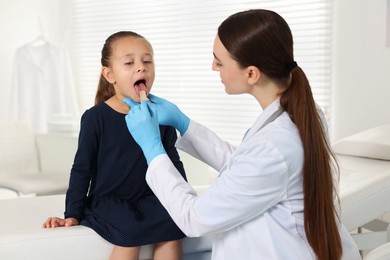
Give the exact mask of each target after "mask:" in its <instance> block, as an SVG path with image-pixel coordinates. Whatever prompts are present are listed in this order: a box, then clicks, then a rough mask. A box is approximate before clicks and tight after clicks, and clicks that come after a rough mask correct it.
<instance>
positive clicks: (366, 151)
mask: <svg viewBox="0 0 390 260" xmlns="http://www.w3.org/2000/svg"><path fill="white" fill-rule="evenodd" d="M333 150H334V152H335V153H336V158H337V160H338V163H339V166H340V187H339V190H340V194H339V195H340V203H341V220H342V222H343V223H344V225H345V227H346V228H347V229H348V230H349V231H350V232H351V233H352V234H353V235H352V236H353V239H354V240H355V242H356V244H357V246H358V248H359V249H360V250H373V249H375V248H377V247H379V246H382V247H381V248H380V249H379V248H378V250H377V251H376V253H375V255H379V254H382V255H383V254H384V251H385V249H390V245H387V247H386V246H385V245H384V244H385V243H388V242H389V241H390V228H389V223H390V214H389V212H390V124H388V125H381V126H377V127H374V128H371V129H368V130H366V131H362V132H359V133H356V134H354V135H351V136H348V137H346V138H343V139H341V140H339V141H337V142H336V143H334V144H333ZM377 223H381V225H377ZM374 224H376V227H375V225H374ZM372 227H374V228H372ZM380 227H381V228H380ZM369 259H371V260H372V259H390V250H388V255H387V258H374V253H373V254H372V255H371V256H370V258H369Z"/></svg>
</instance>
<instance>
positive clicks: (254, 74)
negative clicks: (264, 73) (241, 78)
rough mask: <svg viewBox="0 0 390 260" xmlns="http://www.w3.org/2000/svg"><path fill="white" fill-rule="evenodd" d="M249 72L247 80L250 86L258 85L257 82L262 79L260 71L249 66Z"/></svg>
mask: <svg viewBox="0 0 390 260" xmlns="http://www.w3.org/2000/svg"><path fill="white" fill-rule="evenodd" d="M246 72H247V78H248V84H250V85H253V84H256V83H257V81H258V80H259V79H260V74H261V72H260V70H259V69H258V68H257V67H255V66H249V67H248V68H246Z"/></svg>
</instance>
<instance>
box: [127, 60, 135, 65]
mask: <svg viewBox="0 0 390 260" xmlns="http://www.w3.org/2000/svg"><path fill="white" fill-rule="evenodd" d="M125 64H126V65H133V64H134V62H132V61H129V62H126V63H125Z"/></svg>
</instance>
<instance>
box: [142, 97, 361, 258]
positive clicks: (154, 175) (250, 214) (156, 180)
mask: <svg viewBox="0 0 390 260" xmlns="http://www.w3.org/2000/svg"><path fill="white" fill-rule="evenodd" d="M279 107H280V103H279V100H276V101H275V102H273V103H272V104H271V105H270V106H268V107H267V108H266V109H265V110H264V111H263V113H261V115H260V116H259V117H258V118H257V120H256V121H255V123H254V125H253V127H252V128H251V129H250V130H249V131H248V132H247V134H246V136H245V138H244V139H243V141H242V143H241V144H240V145H239V146H238V147H237V148H235V147H233V146H231V145H229V144H228V143H226V142H224V141H222V140H221V139H220V138H218V137H217V136H216V135H215V134H214V133H213V132H212V131H210V130H209V129H207V128H205V127H203V126H202V125H200V124H198V123H196V122H194V121H191V122H190V125H189V128H188V130H187V131H186V133H185V134H184V136H183V137H181V138H180V139H179V140H178V142H177V144H176V146H177V147H178V148H179V149H182V150H184V151H185V152H187V153H189V154H191V155H193V156H195V157H197V158H198V159H200V160H202V161H203V162H205V163H207V164H208V165H210V166H212V167H213V168H215V169H216V170H218V171H219V172H220V176H219V177H218V178H217V179H216V180H215V182H214V183H213V184H212V186H211V187H210V188H209V189H208V190H206V191H205V192H204V194H202V195H201V196H197V194H196V192H195V191H194V190H193V189H192V188H191V186H190V185H189V184H188V183H186V182H185V181H184V180H183V178H182V177H181V175H180V174H179V173H178V172H177V170H176V168H175V167H174V166H173V165H172V163H171V161H170V160H169V158H168V156H166V155H159V156H158V157H156V158H155V159H154V160H153V161H152V162H151V164H150V166H149V169H148V171H147V175H146V180H147V182H148V184H149V186H150V187H151V189H152V190H153V192H154V193H155V194H156V195H157V197H158V198H159V199H160V201H161V203H162V204H163V205H164V207H165V208H166V209H167V210H168V212H169V214H170V215H171V216H172V218H173V220H174V221H175V222H176V224H177V225H178V226H179V227H180V228H181V229H182V230H183V232H184V233H186V234H187V235H188V236H195V237H198V236H203V235H210V234H214V236H215V240H214V243H213V252H212V259H213V260H228V259H231V260H238V259H245V260H252V259H256V260H258V259H267V260H268V259H272V260H276V259H280V260H286V259H315V255H314V253H313V252H312V250H311V247H310V246H309V244H308V242H307V240H306V236H305V232H304V227H303V191H302V168H303V148H302V144H301V139H300V137H299V133H298V130H297V128H296V126H295V125H294V124H293V123H292V121H291V120H290V118H289V116H288V115H287V113H285V112H284V113H283V114H282V115H281V116H279V117H278V118H277V119H276V120H274V121H273V122H271V123H269V124H268V125H266V126H265V127H264V128H262V129H261V130H259V129H260V127H261V126H262V125H263V124H264V122H265V121H266V120H267V118H268V117H270V116H271V114H273V113H274V112H275V111H277V110H278V109H279ZM199 174H201V173H199ZM340 234H341V238H342V242H343V250H344V255H343V259H348V260H355V259H361V258H360V256H359V254H358V250H357V248H356V245H355V244H354V242H353V240H352V238H351V236H350V235H349V233H348V232H347V230H346V229H345V228H344V227H343V226H342V225H341V224H340Z"/></svg>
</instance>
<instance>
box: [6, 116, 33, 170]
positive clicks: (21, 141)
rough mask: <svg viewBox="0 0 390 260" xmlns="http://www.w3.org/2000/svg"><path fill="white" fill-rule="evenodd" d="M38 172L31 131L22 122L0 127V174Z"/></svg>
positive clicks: (8, 123)
mask: <svg viewBox="0 0 390 260" xmlns="http://www.w3.org/2000/svg"><path fill="white" fill-rule="evenodd" d="M38 171H39V162H38V152H37V149H36V145H35V136H34V133H33V131H32V129H31V128H30V127H29V126H28V125H27V124H26V123H23V122H7V123H3V124H1V125H0V174H3V173H9V174H29V173H35V172H38Z"/></svg>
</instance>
